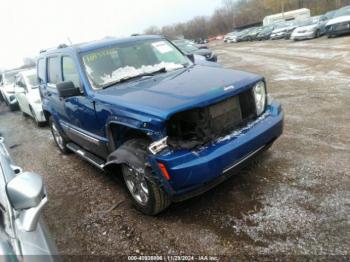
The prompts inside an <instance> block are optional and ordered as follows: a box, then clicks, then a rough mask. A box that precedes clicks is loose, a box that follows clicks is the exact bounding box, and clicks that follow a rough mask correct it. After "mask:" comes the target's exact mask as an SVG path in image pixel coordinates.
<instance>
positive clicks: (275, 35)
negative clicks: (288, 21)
mask: <svg viewBox="0 0 350 262" xmlns="http://www.w3.org/2000/svg"><path fill="white" fill-rule="evenodd" d="M286 35H287V33H285V32H284V33H278V34H273V35H271V37H270V38H271V40H277V39H282V38H285V37H286Z"/></svg>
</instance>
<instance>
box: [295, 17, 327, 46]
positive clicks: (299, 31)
mask: <svg viewBox="0 0 350 262" xmlns="http://www.w3.org/2000/svg"><path fill="white" fill-rule="evenodd" d="M326 23H327V17H326V16H315V17H311V18H309V19H306V20H304V21H303V22H302V23H301V25H300V26H299V27H297V28H296V29H295V30H294V31H293V33H292V35H291V37H290V39H292V40H294V41H297V40H304V39H312V38H318V37H320V36H322V35H324V34H325V33H326Z"/></svg>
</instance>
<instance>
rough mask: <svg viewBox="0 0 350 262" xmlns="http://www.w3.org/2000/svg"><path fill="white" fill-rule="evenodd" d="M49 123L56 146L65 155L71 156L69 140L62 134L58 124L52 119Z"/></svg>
mask: <svg viewBox="0 0 350 262" xmlns="http://www.w3.org/2000/svg"><path fill="white" fill-rule="evenodd" d="M49 122H50V127H51V133H52V136H53V139H54V140H55V143H56V145H57V146H58V148H59V149H60V151H61V152H62V153H63V154H69V153H70V152H71V151H70V150H69V149H68V147H67V143H68V139H66V138H65V136H64V135H62V134H61V132H60V130H59V129H58V128H57V124H56V123H55V121H54V120H53V118H52V117H50V119H49Z"/></svg>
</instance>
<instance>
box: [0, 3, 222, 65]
mask: <svg viewBox="0 0 350 262" xmlns="http://www.w3.org/2000/svg"><path fill="white" fill-rule="evenodd" d="M221 2H222V0H122V1H121V0H114V1H113V0H85V1H83V0H1V3H0V10H1V14H0V25H1V30H0V32H1V37H0V69H6V68H12V67H16V66H20V65H22V62H23V57H34V56H36V55H37V54H38V53H39V51H40V50H41V49H46V48H50V47H56V46H58V45H59V44H61V43H66V44H69V41H68V37H69V39H70V40H71V41H72V42H73V44H74V43H80V42H86V41H90V40H96V39H100V38H103V37H105V36H115V37H123V36H129V35H130V34H132V33H142V32H143V31H144V29H146V28H147V27H149V26H151V25H156V26H159V27H161V26H163V25H169V24H173V23H177V22H185V21H188V20H190V19H191V18H193V17H194V16H198V15H205V16H207V15H211V14H212V13H213V11H214V10H215V9H216V8H217V7H219V6H220V4H221Z"/></svg>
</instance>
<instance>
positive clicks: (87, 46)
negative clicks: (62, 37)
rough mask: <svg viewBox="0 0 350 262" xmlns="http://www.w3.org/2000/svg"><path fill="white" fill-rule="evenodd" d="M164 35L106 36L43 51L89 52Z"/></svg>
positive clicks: (159, 37)
mask: <svg viewBox="0 0 350 262" xmlns="http://www.w3.org/2000/svg"><path fill="white" fill-rule="evenodd" d="M162 38H163V37H162V36H159V35H138V36H130V37H125V38H105V39H101V40H96V41H91V42H86V43H80V44H74V45H71V46H65V45H60V46H59V47H58V48H54V49H49V50H47V51H43V52H42V53H46V54H50V53H56V52H62V51H74V52H87V51H90V50H95V49H99V48H103V47H105V46H111V45H117V44H124V43H131V42H135V41H144V40H152V39H162Z"/></svg>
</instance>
